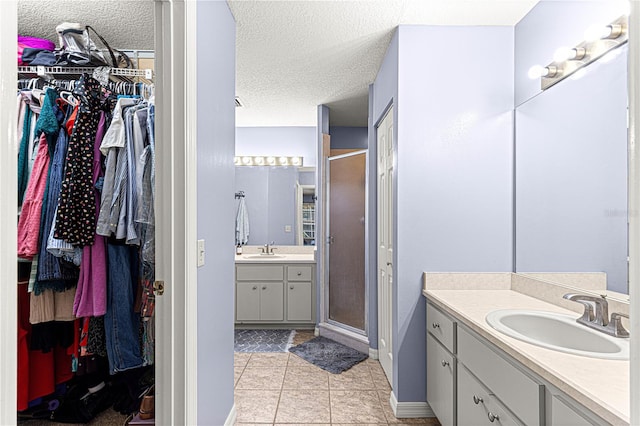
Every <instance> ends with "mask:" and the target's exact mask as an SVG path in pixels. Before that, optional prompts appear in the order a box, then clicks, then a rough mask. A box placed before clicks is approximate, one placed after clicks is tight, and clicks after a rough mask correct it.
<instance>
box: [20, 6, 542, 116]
mask: <svg viewBox="0 0 640 426" xmlns="http://www.w3.org/2000/svg"><path fill="white" fill-rule="evenodd" d="M218 1H220V0H218ZM227 3H228V4H229V7H230V9H231V12H232V13H233V15H234V17H235V19H236V22H237V81H236V93H237V95H238V96H239V97H240V99H241V101H242V103H243V104H244V105H245V106H244V107H243V108H238V109H237V110H236V111H237V114H236V117H237V120H236V123H237V125H238V126H315V125H316V119H317V113H316V106H317V105H319V104H325V105H327V106H329V108H330V119H331V125H332V126H366V124H367V110H368V108H367V103H368V86H369V84H370V83H371V82H373V80H374V78H375V76H376V73H377V72H378V68H379V67H380V62H381V61H382V58H383V57H384V53H385V51H386V49H387V46H388V45H389V41H390V40H391V36H392V34H393V31H394V29H395V28H396V27H397V26H398V25H399V24H416V25H515V24H516V23H517V22H518V21H519V20H520V19H521V18H522V17H523V16H524V15H525V14H526V13H527V12H528V11H529V10H530V9H531V8H532V7H533V6H534V4H535V3H537V0H467V1H458V0H360V1H355V0H330V1H317V0H306V1H291V0H280V1H265V0H228V1H227ZM18 14H19V17H18V28H19V32H20V33H21V34H26V35H33V36H37V37H43V38H49V39H51V40H54V41H57V36H56V33H55V27H56V25H58V24H59V23H61V22H65V21H67V22H80V23H83V24H88V25H91V26H93V27H94V28H95V29H96V30H97V31H98V33H100V34H101V35H102V36H103V37H104V38H105V39H106V40H107V41H108V42H109V44H111V46H112V47H114V48H118V49H141V50H146V49H153V43H154V42H153V39H154V34H153V0H120V1H113V0H112V1H107V0H19V2H18Z"/></svg>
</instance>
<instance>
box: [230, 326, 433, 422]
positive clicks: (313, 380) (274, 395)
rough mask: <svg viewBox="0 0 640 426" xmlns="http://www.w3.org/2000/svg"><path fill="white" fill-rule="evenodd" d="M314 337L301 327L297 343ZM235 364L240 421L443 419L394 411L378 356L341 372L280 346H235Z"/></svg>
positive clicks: (410, 420)
mask: <svg viewBox="0 0 640 426" xmlns="http://www.w3.org/2000/svg"><path fill="white" fill-rule="evenodd" d="M312 337H313V332H312V331H298V332H297V333H296V336H295V337H294V342H293V343H294V344H296V345H297V344H299V343H302V342H305V341H307V340H309V339H311V338H312ZM234 364H235V365H234V370H235V403H236V410H237V415H238V417H237V423H236V424H237V425H241V426H248V425H250V424H261V425H264V424H269V425H280V424H283V425H284V424H289V425H290V424H297V425H303V424H315V425H341V424H345V425H347V424H361V425H362V424H368V425H402V424H429V425H439V423H438V421H437V420H436V419H435V418H433V419H397V418H396V417H395V416H394V415H393V411H392V410H391V406H390V405H389V396H390V392H391V387H390V386H389V382H388V381H387V378H386V376H385V375H384V372H383V371H382V367H381V366H380V363H379V362H378V361H375V360H371V359H367V360H366V361H363V362H362V363H360V364H357V365H356V366H354V367H353V368H351V369H350V370H348V371H345V372H344V373H342V374H338V375H335V374H331V373H328V372H326V371H324V370H322V369H320V368H318V367H316V366H314V365H312V364H310V363H308V362H306V361H305V360H303V359H302V358H300V357H298V356H296V355H293V354H289V353H282V352H280V353H239V352H237V353H236V354H235V361H234Z"/></svg>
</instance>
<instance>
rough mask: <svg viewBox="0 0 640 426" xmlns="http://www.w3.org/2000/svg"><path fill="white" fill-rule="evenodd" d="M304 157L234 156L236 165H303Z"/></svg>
mask: <svg viewBox="0 0 640 426" xmlns="http://www.w3.org/2000/svg"><path fill="white" fill-rule="evenodd" d="M303 162H304V160H303V158H302V157H287V156H275V155H238V156H236V157H234V159H233V163H234V164H235V165H236V166H295V167H302V165H303Z"/></svg>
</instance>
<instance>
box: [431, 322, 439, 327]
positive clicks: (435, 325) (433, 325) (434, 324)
mask: <svg viewBox="0 0 640 426" xmlns="http://www.w3.org/2000/svg"><path fill="white" fill-rule="evenodd" d="M431 327H433V328H440V324H439V323H437V322H434V323H433V324H431Z"/></svg>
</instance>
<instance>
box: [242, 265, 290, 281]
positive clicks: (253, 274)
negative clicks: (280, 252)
mask: <svg viewBox="0 0 640 426" xmlns="http://www.w3.org/2000/svg"><path fill="white" fill-rule="evenodd" d="M283 279H284V266H282V265H238V266H236V280H238V281H282V280H283Z"/></svg>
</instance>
